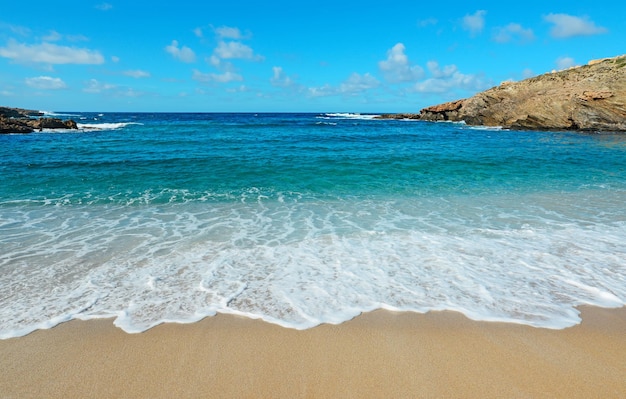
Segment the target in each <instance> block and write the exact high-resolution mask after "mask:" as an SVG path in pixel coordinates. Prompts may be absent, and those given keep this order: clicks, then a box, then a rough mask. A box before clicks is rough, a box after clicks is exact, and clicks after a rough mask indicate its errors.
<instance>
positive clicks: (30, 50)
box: [0, 40, 104, 64]
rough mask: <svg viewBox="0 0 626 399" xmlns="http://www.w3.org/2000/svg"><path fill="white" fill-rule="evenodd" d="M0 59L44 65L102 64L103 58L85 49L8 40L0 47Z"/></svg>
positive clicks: (96, 52) (97, 53)
mask: <svg viewBox="0 0 626 399" xmlns="http://www.w3.org/2000/svg"><path fill="white" fill-rule="evenodd" d="M0 57H4V58H9V59H12V60H14V61H16V62H20V63H44V64H102V63H104V57H103V56H102V54H100V53H99V52H98V51H94V50H89V49H86V48H75V47H67V46H59V45H56V44H53V43H47V42H44V43H41V44H33V45H28V44H24V43H18V42H16V41H15V40H9V42H8V44H7V45H6V46H5V47H0Z"/></svg>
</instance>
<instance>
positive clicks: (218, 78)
mask: <svg viewBox="0 0 626 399" xmlns="http://www.w3.org/2000/svg"><path fill="white" fill-rule="evenodd" d="M192 79H193V80H195V81H198V82H202V83H211V82H214V83H228V82H240V81H242V80H243V76H241V75H240V74H238V73H236V72H233V71H225V72H223V73H202V72H200V71H198V70H197V69H194V70H193V76H192Z"/></svg>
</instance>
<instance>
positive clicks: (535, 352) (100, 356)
mask: <svg viewBox="0 0 626 399" xmlns="http://www.w3.org/2000/svg"><path fill="white" fill-rule="evenodd" d="M581 311H582V317H583V322H582V323H581V324H580V325H577V326H575V327H571V328H568V329H564V330H548V329H538V328H533V327H528V326H521V325H515V324H506V323H488V322H475V321H471V320H468V319H467V318H465V317H464V316H462V315H460V314H457V313H454V312H431V313H428V314H413V313H394V312H387V311H375V312H372V313H368V314H364V315H361V316H359V317H357V318H355V319H354V320H351V321H348V322H346V323H343V324H341V325H338V326H333V325H322V326H319V327H316V328H313V329H310V330H305V331H296V330H290V329H285V328H282V327H279V326H275V325H271V324H267V323H265V322H262V321H259V320H250V319H246V318H241V317H236V316H225V315H218V316H216V317H210V318H207V319H205V320H202V321H201V322H198V323H193V324H186V325H180V324H164V325H160V326H157V327H155V328H153V329H151V330H148V331H147V332H144V333H141V334H127V333H125V332H123V331H122V330H120V329H118V328H116V327H115V326H114V325H113V324H112V321H111V320H92V321H72V322H68V323H64V324H61V325H59V326H57V327H55V328H53V329H51V330H46V331H36V332H34V333H32V334H30V335H27V336H25V337H21V338H14V339H8V340H0V370H2V371H1V372H0V398H43V397H45V398H78V397H83V398H87V397H89V398H174V397H176V398H190V397H192V398H195V397H206V398H209V397H210V398H336V397H340V398H383V397H384V398H451V397H456V398H503V397H506V398H596V397H597V398H620V397H621V398H623V397H626V308H621V309H599V308H589V307H584V308H581Z"/></svg>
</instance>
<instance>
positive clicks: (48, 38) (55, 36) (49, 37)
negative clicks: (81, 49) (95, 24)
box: [42, 30, 89, 42]
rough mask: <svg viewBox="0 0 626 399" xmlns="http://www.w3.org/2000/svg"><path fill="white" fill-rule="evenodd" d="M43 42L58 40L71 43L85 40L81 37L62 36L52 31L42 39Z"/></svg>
mask: <svg viewBox="0 0 626 399" xmlns="http://www.w3.org/2000/svg"><path fill="white" fill-rule="evenodd" d="M42 39H43V41H44V42H58V41H60V40H64V39H65V40H69V41H71V42H86V41H88V40H89V39H87V38H86V37H85V36H83V35H62V34H60V33H59V32H57V31H55V30H52V31H50V33H48V35H46V36H44V37H42Z"/></svg>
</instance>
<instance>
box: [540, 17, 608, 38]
mask: <svg viewBox="0 0 626 399" xmlns="http://www.w3.org/2000/svg"><path fill="white" fill-rule="evenodd" d="M543 18H544V20H546V21H547V22H550V23H551V24H553V25H554V26H553V27H552V29H551V30H550V35H551V36H552V37H554V38H557V39H566V38H568V37H573V36H590V35H599V34H602V33H607V32H608V29H606V28H603V27H601V26H596V24H595V22H593V21H591V20H589V18H588V17H586V16H584V17H575V16H573V15H568V14H548V15H546V16H545V17H543Z"/></svg>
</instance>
